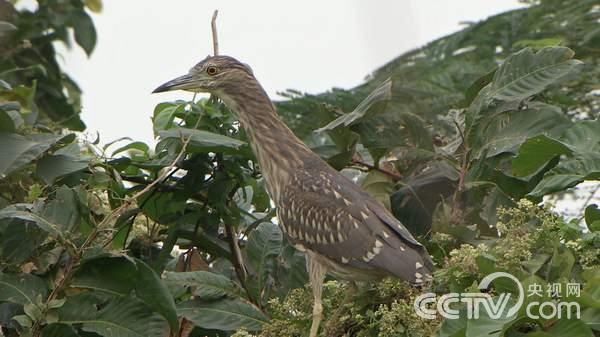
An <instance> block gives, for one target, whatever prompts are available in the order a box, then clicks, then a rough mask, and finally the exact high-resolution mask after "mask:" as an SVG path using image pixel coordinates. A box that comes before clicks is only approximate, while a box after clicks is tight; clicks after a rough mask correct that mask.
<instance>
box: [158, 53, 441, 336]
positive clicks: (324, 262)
mask: <svg viewBox="0 0 600 337" xmlns="http://www.w3.org/2000/svg"><path fill="white" fill-rule="evenodd" d="M171 90H185V91H191V92H195V93H210V94H211V95H214V96H216V97H218V98H219V99H220V100H221V101H222V102H223V103H224V104H225V105H226V106H227V107H228V108H229V109H230V110H231V111H232V112H233V113H234V115H235V116H236V118H237V119H239V121H240V124H241V126H242V127H243V128H244V130H245V131H246V134H247V137H248V141H249V143H250V146H251V148H252V150H253V152H254V154H255V156H256V159H257V161H258V164H259V167H260V170H261V174H262V176H263V178H264V180H265V182H266V187H267V191H268V193H269V196H270V197H271V199H272V201H273V203H274V204H275V207H276V214H277V218H278V223H279V226H280V228H281V231H282V233H283V234H284V235H285V237H286V239H287V240H288V241H289V242H290V243H291V244H292V245H293V246H294V247H295V248H296V249H298V250H300V251H302V252H304V254H305V258H306V268H307V272H308V275H309V282H310V285H311V288H312V293H313V309H312V324H311V328H310V333H309V336H310V337H316V336H317V334H318V331H319V325H320V323H321V320H322V317H323V306H322V301H321V295H322V287H323V281H324V278H325V275H326V274H327V273H329V274H331V275H332V276H334V277H337V278H340V279H343V280H349V281H352V282H356V281H371V280H378V279H381V278H383V277H386V276H393V277H397V278H400V279H403V280H406V281H408V282H410V283H411V284H414V285H422V284H423V283H424V282H426V281H428V280H430V279H431V278H432V276H431V275H432V272H433V270H434V266H433V262H432V260H431V258H430V256H429V254H428V252H427V250H426V249H425V247H424V246H423V245H422V244H421V243H420V242H419V241H417V240H416V239H415V238H414V237H413V236H412V234H411V233H410V232H409V231H408V230H407V229H406V227H405V226H404V225H403V224H402V223H401V222H400V221H399V220H397V219H396V218H395V217H394V216H393V215H392V214H391V213H390V212H389V211H388V210H387V209H386V208H385V207H384V206H382V205H381V204H379V203H378V202H377V201H376V200H375V199H374V198H373V197H371V196H370V195H369V194H368V193H367V192H366V191H364V190H363V189H362V188H361V187H360V186H359V185H357V184H356V183H354V182H353V181H351V180H350V179H348V178H346V177H345V176H344V175H342V174H341V173H339V172H338V171H337V170H335V169H334V168H332V167H331V166H329V165H328V164H327V162H325V161H324V160H323V159H321V158H320V157H319V156H318V155H317V154H315V153H314V152H312V151H311V150H310V149H309V148H308V147H307V146H306V145H305V144H304V143H303V142H302V141H301V140H300V139H299V138H298V137H296V135H294V133H293V132H292V131H291V130H290V129H289V128H288V127H287V125H286V124H285V123H284V122H283V121H282V120H281V119H280V118H279V116H278V114H277V112H276V109H275V106H274V105H273V102H272V101H271V100H270V98H269V96H268V95H267V93H266V92H265V90H264V89H263V87H262V86H261V84H260V83H259V82H258V80H257V79H256V78H255V76H254V74H253V71H252V69H251V68H250V67H249V66H248V65H246V64H244V63H242V62H240V61H238V60H236V59H235V58H233V57H230V56H225V55H216V56H208V57H206V58H205V59H204V60H202V61H200V62H199V63H197V64H196V65H195V66H193V67H192V68H191V69H190V70H189V72H188V73H187V74H185V75H183V76H180V77H177V78H175V79H173V80H170V81H168V82H166V83H164V84H162V85H160V86H159V87H157V88H156V89H155V90H154V91H153V93H159V92H165V91H171Z"/></svg>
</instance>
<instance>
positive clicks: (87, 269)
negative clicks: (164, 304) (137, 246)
mask: <svg viewBox="0 0 600 337" xmlns="http://www.w3.org/2000/svg"><path fill="white" fill-rule="evenodd" d="M137 276H138V270H137V267H136V264H135V263H134V262H133V261H132V260H131V259H130V258H128V257H125V256H106V257H99V258H95V259H90V260H85V261H84V262H83V263H82V265H81V266H80V267H79V269H78V270H77V272H76V273H75V275H74V277H73V281H72V282H71V284H70V286H71V287H72V288H82V289H89V290H94V291H100V292H104V293H107V294H111V295H121V296H125V295H127V294H129V293H130V292H131V290H133V288H134V287H135V285H136V283H137V282H138V278H137Z"/></svg>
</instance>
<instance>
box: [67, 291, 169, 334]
mask: <svg viewBox="0 0 600 337" xmlns="http://www.w3.org/2000/svg"><path fill="white" fill-rule="evenodd" d="M58 313H59V323H64V324H69V325H73V324H81V329H82V330H84V331H88V332H95V333H97V334H99V335H101V336H114V337H116V336H119V337H164V336H165V335H167V334H168V326H167V324H166V321H165V320H164V319H163V318H162V317H161V316H160V315H158V314H156V313H153V312H152V311H151V310H150V309H148V307H146V306H145V305H144V303H142V302H141V301H139V300H136V299H134V298H129V297H121V298H116V299H111V300H109V301H108V303H105V301H104V300H99V299H97V298H95V297H93V296H91V295H89V294H81V295H76V296H72V297H69V298H68V299H67V302H66V303H65V304H64V305H63V306H62V307H61V308H59V309H58Z"/></svg>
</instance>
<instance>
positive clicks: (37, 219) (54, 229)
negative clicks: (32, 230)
mask: <svg viewBox="0 0 600 337" xmlns="http://www.w3.org/2000/svg"><path fill="white" fill-rule="evenodd" d="M0 219H20V220H24V221H31V222H32V223H34V224H35V225H36V226H38V227H39V228H40V229H42V230H43V231H45V232H47V233H48V234H50V235H52V236H53V237H55V238H58V239H60V240H64V235H63V233H62V231H61V230H60V228H59V227H58V226H57V225H56V224H53V223H51V222H50V221H48V220H46V219H44V218H43V217H41V216H39V215H37V214H34V213H31V212H25V211H21V210H18V209H16V208H12V207H7V208H4V209H1V210H0Z"/></svg>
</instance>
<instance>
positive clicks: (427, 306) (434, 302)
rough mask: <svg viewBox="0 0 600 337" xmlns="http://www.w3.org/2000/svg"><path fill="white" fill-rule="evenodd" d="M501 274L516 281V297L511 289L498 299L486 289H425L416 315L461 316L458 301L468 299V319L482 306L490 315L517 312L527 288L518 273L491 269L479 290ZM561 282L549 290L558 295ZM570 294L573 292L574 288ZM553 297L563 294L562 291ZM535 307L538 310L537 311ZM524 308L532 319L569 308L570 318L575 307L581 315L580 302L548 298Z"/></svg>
mask: <svg viewBox="0 0 600 337" xmlns="http://www.w3.org/2000/svg"><path fill="white" fill-rule="evenodd" d="M502 277H505V278H508V279H510V280H512V281H513V282H514V283H515V285H516V287H517V290H518V296H517V297H516V300H515V299H513V300H512V301H511V297H512V296H513V294H511V293H500V294H499V295H498V296H497V297H496V298H495V299H494V297H492V295H490V294H488V293H484V292H480V293H448V294H444V295H441V296H439V297H438V296H437V295H436V294H435V293H425V294H422V295H420V296H419V297H417V298H416V299H415V303H414V308H415V312H416V313H417V315H419V316H420V317H422V318H425V319H435V318H436V317H437V315H438V314H439V315H441V316H442V317H444V318H446V319H458V318H460V310H458V309H456V305H455V304H456V303H465V304H466V315H467V318H468V319H478V318H479V314H480V312H481V310H484V311H485V313H486V314H487V316H488V317H490V318H491V319H503V318H509V317H513V316H515V315H516V314H517V312H518V311H519V309H521V307H522V306H523V302H524V300H525V291H524V289H523V285H522V284H521V282H519V280H518V279H517V278H516V277H515V276H513V275H511V274H509V273H505V272H495V273H491V274H489V275H487V276H486V277H484V278H483V279H482V280H481V282H479V290H481V291H485V290H487V289H488V287H489V286H490V284H491V283H492V281H494V280H496V279H497V278H502ZM532 285H533V286H536V287H534V288H535V289H537V288H538V287H537V286H539V289H541V288H542V286H541V285H537V284H535V283H534V284H532ZM532 285H529V288H530V289H531V288H532ZM557 285H558V287H557ZM560 285H561V284H560V283H556V284H552V285H549V286H548V289H549V290H548V293H549V294H550V290H552V291H553V293H554V294H555V295H556V288H558V292H560ZM575 285H577V287H578V289H579V285H578V284H572V283H570V284H568V286H570V287H571V288H573V289H574V288H575ZM567 289H569V287H567ZM528 290H529V289H528ZM568 294H569V293H567V295H568ZM571 294H573V293H572V292H571ZM533 295H538V294H531V295H528V296H533ZM575 295H576V296H579V293H578V292H577V293H576V294H575ZM553 297H555V298H556V297H560V294H558V296H553ZM512 303H514V304H512ZM511 304H512V306H511ZM453 305H454V306H453ZM482 308H483V309H482ZM536 308H537V312H535V311H534V310H535V309H536ZM525 309H526V310H525V311H526V314H527V316H528V317H530V318H532V319H539V318H540V316H541V317H542V318H544V319H550V318H561V315H562V313H563V311H564V312H566V314H567V318H571V313H572V312H573V311H575V313H576V317H577V318H579V317H580V308H579V303H577V302H561V301H545V302H541V303H540V302H535V301H532V302H529V303H528V304H527V306H526V308H525ZM564 309H566V310H564Z"/></svg>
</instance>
